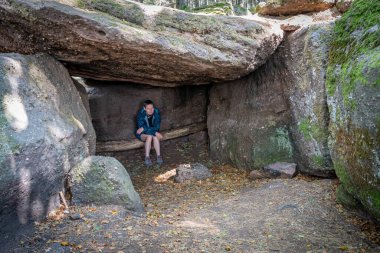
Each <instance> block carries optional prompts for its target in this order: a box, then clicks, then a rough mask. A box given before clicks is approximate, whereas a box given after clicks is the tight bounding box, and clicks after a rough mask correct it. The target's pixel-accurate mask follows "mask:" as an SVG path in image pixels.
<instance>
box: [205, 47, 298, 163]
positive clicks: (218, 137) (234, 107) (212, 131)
mask: <svg viewBox="0 0 380 253" xmlns="http://www.w3.org/2000/svg"><path fill="white" fill-rule="evenodd" d="M281 51H282V50H281ZM282 53H283V52H276V53H275V55H274V56H273V57H271V58H270V59H269V61H268V62H267V63H266V64H265V65H264V66H262V67H261V68H260V69H258V70H257V71H255V72H254V73H252V74H251V75H249V76H247V77H244V78H242V79H239V80H236V81H233V82H228V83H224V84H219V85H214V86H213V87H212V88H211V91H210V105H209V108H208V113H207V127H208V134H209V138H210V153H211V156H212V157H213V158H214V159H218V160H221V161H225V162H229V163H230V164H232V165H234V166H236V167H238V168H242V169H250V168H261V167H263V166H265V165H267V164H270V163H274V162H278V161H281V162H292V161H293V145H292V141H291V138H290V135H289V124H290V123H291V120H290V119H291V118H290V113H289V107H288V102H287V99H286V97H285V96H284V91H283V88H284V87H285V84H286V82H287V70H286V66H285V64H284V62H283V57H282V56H281V54H282Z"/></svg>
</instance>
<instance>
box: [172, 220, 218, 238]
mask: <svg viewBox="0 0 380 253" xmlns="http://www.w3.org/2000/svg"><path fill="white" fill-rule="evenodd" d="M177 226H178V227H183V228H188V229H194V230H202V232H204V231H207V232H208V233H209V234H210V235H217V234H219V233H220V229H219V228H217V227H216V226H215V225H213V224H211V223H210V222H209V221H208V220H207V219H206V220H205V222H199V221H194V220H185V221H182V222H180V223H179V224H178V225H177Z"/></svg>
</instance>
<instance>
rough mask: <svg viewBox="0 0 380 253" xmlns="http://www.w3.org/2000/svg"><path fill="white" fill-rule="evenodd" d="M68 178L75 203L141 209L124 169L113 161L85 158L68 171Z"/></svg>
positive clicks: (138, 210) (133, 209)
mask: <svg viewBox="0 0 380 253" xmlns="http://www.w3.org/2000/svg"><path fill="white" fill-rule="evenodd" d="M70 178H71V180H70V182H71V186H70V188H71V193H72V195H73V198H72V202H73V203H74V204H88V203H94V204H114V205H121V206H124V207H125V208H127V209H128V210H131V211H137V212H141V211H142V210H143V206H142V202H141V199H140V196H139V194H138V193H137V192H136V191H135V189H134V187H133V184H132V181H131V179H130V177H129V175H128V172H127V170H126V169H125V168H124V166H123V165H122V164H121V163H120V162H119V161H118V160H116V159H115V158H112V157H104V156H90V157H87V158H86V159H84V160H82V161H81V162H80V163H79V164H77V165H76V166H75V167H74V168H73V169H72V170H71V171H70Z"/></svg>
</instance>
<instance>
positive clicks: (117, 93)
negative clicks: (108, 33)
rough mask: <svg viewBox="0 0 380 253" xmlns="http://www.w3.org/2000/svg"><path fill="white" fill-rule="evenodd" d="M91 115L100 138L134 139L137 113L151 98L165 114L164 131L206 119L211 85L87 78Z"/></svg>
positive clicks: (98, 138)
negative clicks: (160, 84)
mask: <svg viewBox="0 0 380 253" xmlns="http://www.w3.org/2000/svg"><path fill="white" fill-rule="evenodd" d="M86 84H88V85H91V86H87V90H88V95H89V100H90V108H91V116H92V119H93V124H94V128H95V130H96V134H97V140H98V141H117V140H131V139H133V138H134V132H135V130H136V127H137V123H136V119H137V113H138V112H139V110H141V109H142V107H143V102H144V100H146V99H151V100H152V101H153V102H154V103H155V106H156V107H157V108H159V110H160V114H161V131H165V130H171V129H176V128H181V127H184V126H187V125H191V124H197V123H204V122H206V112H207V87H206V86H183V87H175V88H165V87H152V86H149V85H138V84H137V85H136V84H130V83H115V82H113V83H112V84H109V83H107V82H99V81H97V82H96V81H87V82H86Z"/></svg>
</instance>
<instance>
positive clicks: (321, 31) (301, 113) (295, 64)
mask: <svg viewBox="0 0 380 253" xmlns="http://www.w3.org/2000/svg"><path fill="white" fill-rule="evenodd" d="M332 29H333V24H332V23H330V24H323V23H322V24H314V25H311V26H306V27H303V28H301V29H299V30H297V31H296V32H294V33H292V34H291V35H289V36H288V37H287V39H286V41H285V43H284V46H285V48H286V51H285V55H284V56H285V62H286V65H287V68H288V75H289V82H287V92H286V93H287V96H288V97H289V106H290V110H291V113H292V119H293V124H292V126H291V132H292V136H293V139H294V143H295V147H296V150H297V152H296V155H297V158H296V159H297V163H298V165H299V169H300V171H301V172H303V173H306V174H311V175H316V176H323V177H330V176H334V174H335V173H334V168H333V166H332V162H331V158H330V150H329V148H328V144H327V142H328V123H329V113H328V109H327V101H326V89H325V84H326V69H327V62H328V51H329V43H330V41H331V37H332Z"/></svg>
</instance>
